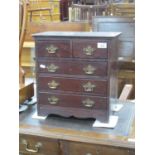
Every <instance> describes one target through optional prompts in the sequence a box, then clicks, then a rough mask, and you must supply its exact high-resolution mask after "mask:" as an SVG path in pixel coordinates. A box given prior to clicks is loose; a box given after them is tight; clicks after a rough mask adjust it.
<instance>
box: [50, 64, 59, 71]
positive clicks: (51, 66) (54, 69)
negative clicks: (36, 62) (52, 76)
mask: <svg viewBox="0 0 155 155" xmlns="http://www.w3.org/2000/svg"><path fill="white" fill-rule="evenodd" d="M58 68H59V67H58V66H56V65H54V64H50V65H49V66H47V70H48V71H49V72H52V73H54V72H56V70H57V69H58Z"/></svg>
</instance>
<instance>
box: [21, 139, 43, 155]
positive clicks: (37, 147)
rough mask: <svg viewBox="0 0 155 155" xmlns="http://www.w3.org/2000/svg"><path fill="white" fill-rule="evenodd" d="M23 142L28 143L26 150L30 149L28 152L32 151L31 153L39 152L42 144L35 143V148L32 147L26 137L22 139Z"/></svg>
mask: <svg viewBox="0 0 155 155" xmlns="http://www.w3.org/2000/svg"><path fill="white" fill-rule="evenodd" d="M22 143H23V144H25V145H26V147H25V150H26V151H28V152H31V153H38V152H39V148H40V147H41V146H42V143H40V142H38V143H37V144H36V145H35V149H30V148H28V146H29V145H28V142H27V141H26V140H25V139H23V140H22Z"/></svg>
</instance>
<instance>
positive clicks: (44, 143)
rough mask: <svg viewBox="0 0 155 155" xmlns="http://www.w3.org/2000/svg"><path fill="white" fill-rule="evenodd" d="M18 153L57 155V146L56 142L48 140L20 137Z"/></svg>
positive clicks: (28, 136) (27, 136)
mask: <svg viewBox="0 0 155 155" xmlns="http://www.w3.org/2000/svg"><path fill="white" fill-rule="evenodd" d="M19 152H20V153H21V154H22V153H26V154H37V155H51V154H52V155H59V154H60V150H59V145H58V141H57V140H52V139H48V138H43V137H38V136H30V135H20V138H19Z"/></svg>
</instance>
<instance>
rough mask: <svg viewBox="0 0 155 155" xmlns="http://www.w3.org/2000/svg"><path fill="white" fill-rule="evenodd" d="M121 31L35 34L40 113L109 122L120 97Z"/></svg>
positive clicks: (42, 114)
mask: <svg viewBox="0 0 155 155" xmlns="http://www.w3.org/2000/svg"><path fill="white" fill-rule="evenodd" d="M119 35H120V33H119V32H42V33H37V34H34V35H33V37H34V39H35V53H36V79H37V100H38V115H41V116H45V115H48V114H57V115H61V116H65V117H69V116H74V117H78V118H96V119H98V120H101V121H104V122H108V120H109V115H110V103H111V102H110V101H111V99H113V100H115V99H116V98H117V67H116V66H117V40H118V39H117V38H118V36H119Z"/></svg>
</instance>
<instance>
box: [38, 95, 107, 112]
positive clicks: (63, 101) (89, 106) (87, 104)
mask: <svg viewBox="0 0 155 155" xmlns="http://www.w3.org/2000/svg"><path fill="white" fill-rule="evenodd" d="M38 103H39V104H40V105H48V106H49V107H54V106H60V107H71V108H76V109H77V108H80V109H86V110H94V109H96V110H101V109H102V111H103V110H105V109H106V108H107V98H105V97H98V96H89V95H73V94H62V93H61V94H58V93H39V100H38Z"/></svg>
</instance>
